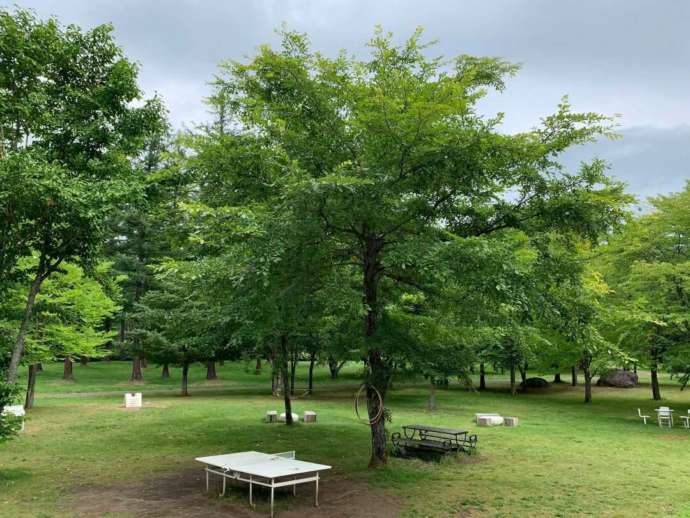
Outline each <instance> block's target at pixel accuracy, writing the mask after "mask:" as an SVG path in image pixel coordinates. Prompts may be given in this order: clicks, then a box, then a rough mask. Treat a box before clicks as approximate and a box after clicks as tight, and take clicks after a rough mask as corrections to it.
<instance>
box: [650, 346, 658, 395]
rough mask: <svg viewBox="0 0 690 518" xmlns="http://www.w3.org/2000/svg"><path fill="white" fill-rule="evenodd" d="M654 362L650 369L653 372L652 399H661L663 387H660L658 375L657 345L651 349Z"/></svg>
mask: <svg viewBox="0 0 690 518" xmlns="http://www.w3.org/2000/svg"><path fill="white" fill-rule="evenodd" d="M651 353H652V354H651V357H652V363H651V365H650V371H651V373H652V399H654V401H660V400H661V389H660V388H659V377H658V375H657V370H658V368H659V355H658V353H657V350H656V348H655V347H653V348H652V350H651Z"/></svg>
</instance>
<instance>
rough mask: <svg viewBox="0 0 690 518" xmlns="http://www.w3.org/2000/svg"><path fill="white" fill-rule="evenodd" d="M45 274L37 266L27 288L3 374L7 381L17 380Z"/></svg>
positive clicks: (13, 381) (40, 267)
mask: <svg viewBox="0 0 690 518" xmlns="http://www.w3.org/2000/svg"><path fill="white" fill-rule="evenodd" d="M43 262H44V260H43V259H41V263H40V264H41V265H43ZM46 275H47V274H46V272H45V267H44V266H39V269H38V271H37V273H36V277H35V278H34V280H33V282H32V283H31V287H30V288H29V295H28V296H27V298H26V305H25V306H24V316H23V317H22V323H21V325H20V326H19V333H18V334H17V339H16V340H15V342H14V348H13V349H12V358H11V359H10V364H9V366H8V367H7V373H6V375H5V381H7V383H15V382H16V381H17V371H18V370H19V363H20V362H21V361H22V356H23V355H24V345H25V342H26V334H27V333H28V332H29V324H30V323H31V316H32V315H33V311H34V304H35V303H36V295H38V292H39V291H40V290H41V284H43V281H44V279H45V278H46Z"/></svg>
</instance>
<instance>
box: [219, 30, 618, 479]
mask: <svg viewBox="0 0 690 518" xmlns="http://www.w3.org/2000/svg"><path fill="white" fill-rule="evenodd" d="M369 46H370V48H371V51H372V55H371V58H370V59H369V60H367V61H358V60H355V59H353V58H349V57H347V55H345V54H344V53H343V54H341V55H339V56H338V57H336V58H334V59H329V58H326V57H325V56H323V55H321V54H318V53H313V52H311V51H310V50H309V45H308V41H307V38H306V37H305V36H303V35H299V34H295V33H285V34H284V35H283V44H282V47H281V48H280V49H279V50H274V49H271V48H269V47H261V49H260V51H259V54H258V55H257V56H256V57H255V58H254V59H253V60H251V61H250V62H249V63H247V64H240V63H231V64H228V65H226V66H225V70H224V72H225V73H224V75H223V76H222V77H221V79H220V81H219V84H220V85H221V86H222V87H223V88H225V90H226V91H227V92H229V95H230V99H231V103H230V106H231V107H232V111H233V115H234V117H235V119H236V120H235V122H236V127H238V128H242V129H244V130H246V133H247V134H248V135H254V136H256V135H258V136H260V137H261V138H263V139H265V140H266V141H268V142H269V143H270V145H271V146H272V147H273V148H274V149H279V150H281V153H284V154H285V155H286V156H287V157H288V158H289V160H290V163H291V165H292V167H293V168H296V170H297V171H298V172H299V174H298V175H295V176H294V181H293V186H292V187H291V190H290V201H291V204H292V206H293V207H296V211H298V212H299V213H300V214H302V215H303V217H304V218H305V219H306V220H308V221H314V220H316V221H318V222H319V223H320V225H321V228H322V234H323V235H324V236H326V243H327V244H328V245H329V246H330V249H331V251H332V257H333V260H332V262H331V265H332V266H333V267H339V268H348V269H349V271H352V272H356V275H357V277H358V281H357V283H358V285H359V291H360V293H361V300H362V311H363V316H362V323H361V325H362V335H363V341H364V344H365V345H364V346H363V352H364V355H365V357H366V363H367V380H366V381H367V383H368V389H367V398H368V410H369V415H370V417H371V421H372V425H371V435H372V443H371V444H372V455H371V462H370V464H371V465H372V466H375V465H377V464H380V463H382V462H385V461H386V432H385V424H384V420H382V419H378V420H377V419H375V418H376V416H378V415H380V411H381V409H380V408H379V405H380V401H379V398H378V396H377V392H378V393H379V394H381V396H382V398H383V399H384V401H385V396H386V390H387V388H388V386H389V382H390V378H391V375H392V373H393V357H394V355H392V354H391V353H390V351H391V350H392V349H391V348H394V347H395V345H394V344H393V343H392V341H389V340H386V337H385V336H384V332H383V331H384V330H383V329H382V327H381V322H382V321H384V319H385V317H386V312H387V310H386V308H387V305H388V302H389V299H388V297H389V294H391V293H395V290H391V287H392V286H395V285H400V286H406V287H407V288H408V289H411V290H422V289H424V286H423V282H424V276H425V274H426V273H427V272H429V271H433V270H434V268H436V265H434V264H433V263H426V261H427V259H428V255H427V254H425V253H424V251H425V250H427V249H428V248H429V247H432V246H434V245H435V244H437V243H439V242H440V241H443V240H444V239H447V238H448V237H449V236H450V237H451V238H452V239H466V238H474V237H486V236H490V235H491V234H494V233H497V232H500V231H502V230H505V229H511V228H517V229H521V230H523V231H524V232H526V233H527V234H530V233H532V232H541V231H545V230H552V231H555V232H575V233H578V234H581V235H585V236H587V237H590V238H595V237H596V236H598V235H599V234H600V233H601V232H604V231H605V230H606V229H607V228H608V227H609V226H610V225H611V224H612V223H614V222H615V221H616V220H617V219H619V218H620V217H621V214H622V211H621V206H622V205H623V204H624V203H625V201H627V200H624V197H623V196H622V186H620V185H618V184H616V183H613V182H612V181H611V180H609V178H608V177H607V176H606V174H605V165H604V164H603V163H601V162H599V161H593V162H591V163H589V164H584V165H583V166H582V168H581V170H580V171H578V172H574V173H571V172H567V171H566V170H565V169H564V168H563V167H562V166H561V165H560V163H559V162H558V156H559V154H560V153H561V152H562V151H563V150H565V149H566V148H568V147H569V146H571V145H575V144H580V143H583V142H587V141H590V140H592V139H593V138H595V137H597V136H599V135H602V134H608V133H609V131H610V129H611V121H610V120H609V119H608V118H606V117H603V116H600V115H597V114H592V113H585V114H579V113H573V112H571V111H570V107H569V105H568V103H567V102H566V101H564V102H563V103H562V104H561V105H560V106H559V109H558V111H557V113H556V114H555V115H552V116H549V117H546V118H544V119H543V121H542V124H541V126H540V127H539V128H537V129H535V130H533V131H530V132H527V133H523V134H518V135H506V134H504V133H501V132H500V131H499V125H500V122H501V117H500V116H499V117H495V118H487V117H483V116H481V115H480V114H479V112H478V110H477V108H476V103H477V101H478V100H479V99H480V98H481V97H482V96H483V95H484V94H485V93H486V91H487V90H488V89H497V90H502V89H503V88H504V86H505V79H506V77H508V76H510V75H512V74H513V73H514V72H515V71H516V67H515V66H513V65H511V64H508V63H506V62H504V61H502V60H500V59H494V58H475V57H471V56H459V57H457V58H454V59H449V60H444V59H441V58H430V57H428V56H429V52H430V49H429V48H428V46H426V45H424V44H422V43H421V41H420V33H419V32H417V33H415V35H414V36H413V37H411V38H410V39H409V40H407V41H406V42H405V43H403V44H402V45H399V46H398V45H395V44H394V43H393V39H392V36H391V35H388V34H385V33H383V32H382V31H378V32H377V33H376V35H375V37H374V38H373V39H372V41H371V42H370V44H369ZM420 251H421V253H420ZM395 296H396V297H397V295H395Z"/></svg>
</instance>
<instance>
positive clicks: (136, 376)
mask: <svg viewBox="0 0 690 518" xmlns="http://www.w3.org/2000/svg"><path fill="white" fill-rule="evenodd" d="M143 379H144V376H143V375H142V373H141V358H140V357H139V355H136V356H135V357H134V359H133V360H132V375H131V376H130V377H129V381H141V380H143Z"/></svg>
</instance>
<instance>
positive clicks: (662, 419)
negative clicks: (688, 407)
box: [656, 406, 673, 428]
mask: <svg viewBox="0 0 690 518" xmlns="http://www.w3.org/2000/svg"><path fill="white" fill-rule="evenodd" d="M656 413H657V419H658V421H659V426H668V427H669V428H672V427H673V410H671V409H670V408H669V407H667V406H661V407H659V408H657V409H656Z"/></svg>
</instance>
